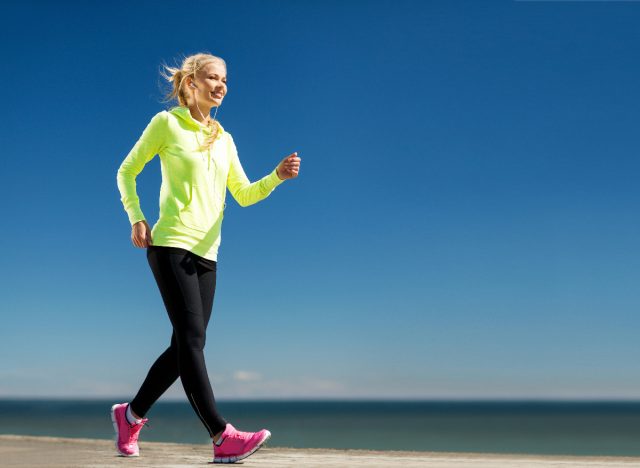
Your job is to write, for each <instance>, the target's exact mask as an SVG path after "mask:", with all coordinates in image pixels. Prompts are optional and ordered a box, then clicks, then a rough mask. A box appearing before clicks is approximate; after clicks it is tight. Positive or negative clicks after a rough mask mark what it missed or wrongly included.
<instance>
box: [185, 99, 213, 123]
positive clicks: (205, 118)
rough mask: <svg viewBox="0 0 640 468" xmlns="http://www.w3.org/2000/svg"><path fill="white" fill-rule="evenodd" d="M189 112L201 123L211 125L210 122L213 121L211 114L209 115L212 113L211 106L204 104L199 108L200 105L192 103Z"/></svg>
mask: <svg viewBox="0 0 640 468" xmlns="http://www.w3.org/2000/svg"><path fill="white" fill-rule="evenodd" d="M189 112H190V113H191V117H193V118H194V119H195V120H197V121H198V122H200V123H201V124H204V125H209V123H210V122H211V116H210V115H209V114H210V113H211V108H210V107H209V108H207V107H205V108H203V107H202V106H200V109H198V106H196V105H195V104H191V105H190V106H189Z"/></svg>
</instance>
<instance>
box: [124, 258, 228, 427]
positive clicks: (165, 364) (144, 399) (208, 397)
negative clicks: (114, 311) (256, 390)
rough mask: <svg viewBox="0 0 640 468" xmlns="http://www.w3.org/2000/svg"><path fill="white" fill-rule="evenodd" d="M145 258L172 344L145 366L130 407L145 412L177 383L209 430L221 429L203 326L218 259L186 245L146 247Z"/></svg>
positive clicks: (214, 288)
mask: <svg viewBox="0 0 640 468" xmlns="http://www.w3.org/2000/svg"><path fill="white" fill-rule="evenodd" d="M147 260H148V261H149V265H150V266H151V271H152V272H153V276H154V277H155V279H156V283H158V288H159V289H160V294H161V295H162V300H163V301H164V305H165V307H166V309H167V313H168V314H169V319H170V320H171V325H172V326H173V334H172V336H171V345H170V346H169V347H168V348H167V349H166V351H165V352H164V353H162V354H161V355H160V357H159V358H158V359H157V360H156V362H155V363H154V364H153V365H152V366H151V369H149V373H148V374H147V378H146V379H145V381H144V382H143V383H142V386H141V387H140V390H138V393H137V395H136V396H135V398H134V399H133V400H131V410H132V411H133V412H134V413H136V414H137V415H138V416H140V417H142V416H144V415H145V414H146V413H147V411H149V408H151V405H153V404H154V403H155V401H156V400H157V399H158V398H160V396H161V395H162V394H163V393H164V392H165V391H166V390H167V389H168V388H169V387H170V386H171V385H172V384H173V383H174V382H175V381H176V379H177V378H178V377H180V380H181V381H182V386H183V388H184V391H185V393H186V395H187V398H188V399H189V402H190V403H191V406H192V407H193V409H194V411H195V412H196V414H197V415H198V417H199V418H200V420H201V421H202V423H203V424H204V425H205V427H206V428H207V430H208V431H209V434H210V435H211V436H212V437H213V435H215V434H217V433H218V432H220V431H222V430H224V428H225V426H226V424H227V422H226V421H225V420H224V419H223V418H222V417H221V416H220V415H219V414H218V411H217V409H216V402H215V399H214V397H213V391H212V389H211V383H210V382H209V375H208V374H207V367H206V365H205V362H204V344H205V339H206V328H207V324H208V323H209V318H210V317H211V310H212V308H213V296H214V294H215V290H216V262H214V261H213V260H208V259H205V258H203V257H200V256H199V255H196V254H194V253H192V252H189V251H188V250H185V249H180V248H176V247H162V246H150V247H148V248H147Z"/></svg>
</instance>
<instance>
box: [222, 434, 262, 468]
mask: <svg viewBox="0 0 640 468" xmlns="http://www.w3.org/2000/svg"><path fill="white" fill-rule="evenodd" d="M270 438H271V432H269V431H267V433H266V434H265V436H264V437H263V438H262V440H261V441H260V442H258V444H257V445H256V446H255V447H254V448H253V449H252V450H251V451H249V452H247V453H243V454H241V455H238V456H237V457H215V458H214V459H213V463H235V462H237V461H240V460H243V459H245V458H247V457H248V456H249V455H252V454H254V453H255V452H257V451H258V450H259V449H260V448H261V447H262V445H263V444H264V443H265V442H266V441H267V440H269V439H270Z"/></svg>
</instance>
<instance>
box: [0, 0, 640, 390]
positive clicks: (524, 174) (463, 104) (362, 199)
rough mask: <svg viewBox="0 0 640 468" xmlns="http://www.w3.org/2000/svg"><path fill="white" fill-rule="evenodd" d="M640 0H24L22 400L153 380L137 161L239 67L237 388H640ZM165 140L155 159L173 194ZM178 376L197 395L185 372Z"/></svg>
mask: <svg viewBox="0 0 640 468" xmlns="http://www.w3.org/2000/svg"><path fill="white" fill-rule="evenodd" d="M639 22H640V3H638V2H613V1H612V2H513V1H483V2H478V1H444V0H443V1H403V0H400V1H398V0H395V1H386V0H385V1H382V0H371V1H353V0H347V1H344V0H341V1H305V2H299V1H257V0H256V1H245V0H242V1H234V2H220V1H209V2H202V1H197V0H195V1H192V2H189V3H188V4H185V3H183V2H169V1H164V2H133V3H131V2H117V1H115V2H102V3H99V4H98V3H95V2H71V1H66V2H65V1H59V2H45V1H41V2H35V1H21V2H17V1H11V2H6V3H5V4H4V6H3V14H2V18H1V19H0V39H1V43H2V44H3V45H2V63H3V69H4V72H3V73H2V80H3V84H4V86H3V88H4V90H5V93H4V96H3V98H4V102H5V114H6V115H5V118H4V119H3V125H2V133H1V140H0V142H1V143H2V148H3V157H2V171H0V183H2V187H3V189H4V195H5V196H4V201H3V204H2V207H3V213H4V221H3V229H2V245H3V246H4V249H3V253H2V257H3V261H2V264H3V268H2V269H1V270H0V284H1V288H2V294H1V295H0V307H1V310H0V313H1V314H2V326H1V327H0V397H4V396H28V397H30V396H34V397H37V396H41V397H82V398H98V397H109V398H112V397H113V398H116V397H131V396H132V395H133V394H134V393H135V391H136V390H137V387H138V386H139V384H140V383H141V382H142V379H143V378H144V376H145V374H146V371H147V369H148V367H149V366H150V365H151V363H152V362H153V360H154V359H155V357H156V356H157V355H158V354H159V353H160V352H161V351H162V350H164V348H165V347H166V345H167V344H168V341H169V337H170V334H171V329H170V325H169V321H168V319H167V316H166V312H165V310H164V307H163V304H162V301H161V298H160V295H159V292H158V290H157V287H156V285H155V282H154V280H153V277H152V274H151V271H150V269H149V266H148V264H147V261H146V257H145V253H144V251H143V250H141V249H136V248H135V247H133V246H132V244H131V241H130V226H129V223H128V220H127V217H126V214H125V212H124V210H123V208H122V205H121V203H120V199H119V193H118V191H117V186H116V179H115V176H116V171H117V168H118V166H119V165H120V163H121V161H122V159H123V158H124V157H125V156H126V154H127V153H128V151H129V150H130V149H131V147H132V146H133V144H134V143H135V141H136V140H137V138H138V137H139V135H140V133H141V132H142V130H143V129H144V127H145V125H146V124H147V123H148V121H149V120H150V118H151V117H152V116H153V115H154V114H155V113H156V112H158V111H160V110H162V109H163V108H166V107H167V104H163V103H162V102H161V99H162V89H161V88H160V86H159V84H160V83H161V82H160V75H159V66H160V64H161V63H162V62H166V63H170V64H173V63H174V62H175V60H177V59H179V57H181V56H182V55H188V54H191V53H196V52H199V51H208V52H210V53H213V54H215V55H219V56H221V57H223V58H224V59H225V60H226V61H227V64H228V78H229V92H228V95H227V97H226V98H225V102H224V104H223V106H222V107H221V108H220V112H219V113H218V116H217V117H218V118H219V119H220V121H221V122H222V124H223V125H224V127H225V129H227V130H228V131H229V132H230V133H231V134H232V135H233V137H234V140H235V142H236V145H237V147H238V151H239V155H240V159H241V161H242V163H243V166H244V168H245V171H246V172H247V174H248V175H249V177H250V178H251V179H252V180H256V179H258V178H260V177H262V176H263V175H265V174H267V173H268V172H269V171H271V170H272V169H273V167H275V165H276V164H277V162H278V161H279V160H280V159H281V158H282V157H284V156H286V155H288V154H289V153H291V152H293V151H298V153H299V155H300V156H301V158H302V170H301V175H300V177H299V178H298V179H296V180H294V181H289V182H286V183H285V184H283V185H281V186H280V187H278V188H277V189H276V191H275V192H274V193H273V194H272V195H271V196H270V197H269V198H268V199H267V200H265V201H264V202H262V203H260V204H258V205H254V206H252V207H248V208H241V207H239V206H238V205H237V204H236V203H235V202H233V201H231V202H230V203H228V207H227V213H226V215H225V222H224V226H223V240H222V245H221V251H220V255H219V259H218V260H219V264H218V273H219V277H218V289H217V291H216V299H215V304H214V311H213V319H212V322H211V324H210V327H209V330H208V341H207V348H206V357H207V360H208V369H209V373H210V376H211V380H212V383H213V387H214V391H215V393H216V396H217V397H218V398H221V399H224V398H454V399H457V398H625V399H626V398H638V397H640V369H639V368H638V365H637V358H638V356H640V344H639V343H640V341H639V340H638V337H637V333H638V330H639V329H640V314H638V305H639V304H640V288H638V286H637V285H638V284H639V281H640V254H639V252H638V238H639V235H640V223H639V221H638V202H639V201H640V191H639V189H638V184H637V180H636V179H637V175H638V169H639V168H640V164H639V162H638V156H637V155H638V150H639V149H640V138H639V137H638V135H639V133H638V131H637V126H638V122H640V112H639V110H638V109H640V88H639V87H638V83H639V82H640V66H639V65H638V60H637V58H638V53H639V52H640V30H639V29H638V27H637V25H638V24H639ZM159 186H160V169H159V159H158V158H155V159H154V160H153V161H152V162H150V163H149V164H148V165H147V166H146V167H145V170H144V171H143V173H142V174H140V176H139V177H138V193H139V195H140V198H141V200H142V208H143V211H144V212H145V214H146V216H147V218H148V219H149V220H150V221H151V222H155V220H156V219H157V215H158V190H159ZM166 397H167V398H181V397H182V388H181V387H180V386H179V385H175V386H174V387H173V388H172V389H171V390H170V391H169V392H168V393H167V395H166Z"/></svg>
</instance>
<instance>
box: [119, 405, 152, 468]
mask: <svg viewBox="0 0 640 468" xmlns="http://www.w3.org/2000/svg"><path fill="white" fill-rule="evenodd" d="M128 406H129V403H120V404H116V405H113V406H112V407H111V421H113V428H114V429H115V431H116V448H117V449H118V453H120V455H122V456H123V457H137V456H138V455H140V450H139V449H138V434H139V433H140V429H142V426H144V425H145V423H146V422H147V421H148V419H143V420H142V422H141V423H140V424H129V421H127V415H126V412H127V407H128Z"/></svg>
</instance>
